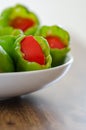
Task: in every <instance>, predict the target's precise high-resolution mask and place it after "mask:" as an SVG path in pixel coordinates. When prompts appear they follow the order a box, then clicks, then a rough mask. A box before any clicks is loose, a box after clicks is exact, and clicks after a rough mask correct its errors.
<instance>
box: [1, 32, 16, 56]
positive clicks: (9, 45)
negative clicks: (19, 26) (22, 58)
mask: <svg viewBox="0 0 86 130" xmlns="http://www.w3.org/2000/svg"><path fill="white" fill-rule="evenodd" d="M17 37H18V36H10V35H8V36H0V46H2V47H3V49H4V50H5V51H6V52H7V53H8V54H9V55H10V57H12V55H13V51H14V42H15V40H16V39H17Z"/></svg>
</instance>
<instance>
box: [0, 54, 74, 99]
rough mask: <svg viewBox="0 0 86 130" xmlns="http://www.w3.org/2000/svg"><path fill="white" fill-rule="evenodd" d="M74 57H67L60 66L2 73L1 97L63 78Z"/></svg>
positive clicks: (0, 75) (0, 82)
mask: <svg viewBox="0 0 86 130" xmlns="http://www.w3.org/2000/svg"><path fill="white" fill-rule="evenodd" d="M72 62H73V57H72V56H71V55H70V56H68V57H67V59H66V62H65V63H64V64H63V65H61V66H58V67H54V68H50V69H46V70H38V71H30V72H15V73H1V74H0V99H3V98H10V97H14V96H20V95H23V94H26V93H31V92H34V91H37V90H39V89H42V88H43V87H45V86H47V85H50V83H53V81H58V80H59V79H61V78H62V77H63V76H64V75H65V74H66V73H67V71H68V70H69V68H70V66H71V64H72Z"/></svg>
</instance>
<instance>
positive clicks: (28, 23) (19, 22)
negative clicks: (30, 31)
mask: <svg viewBox="0 0 86 130" xmlns="http://www.w3.org/2000/svg"><path fill="white" fill-rule="evenodd" d="M9 24H10V26H12V27H13V28H16V29H21V30H22V31H25V30H26V29H27V28H30V27H32V26H33V25H34V24H35V23H34V21H33V20H32V19H29V18H22V17H16V18H15V19H13V20H11V21H10V23H9Z"/></svg>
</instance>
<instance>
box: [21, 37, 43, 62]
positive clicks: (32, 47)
mask: <svg viewBox="0 0 86 130" xmlns="http://www.w3.org/2000/svg"><path fill="white" fill-rule="evenodd" d="M21 51H22V52H23V53H24V59H26V60H28V61H30V62H37V63H39V64H41V65H44V64H45V56H44V54H43V52H42V48H41V47H40V45H39V44H38V42H37V41H36V40H35V39H34V38H33V37H32V36H27V37H25V38H24V39H23V40H22V41H21Z"/></svg>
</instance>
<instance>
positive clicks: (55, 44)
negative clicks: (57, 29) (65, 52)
mask: <svg viewBox="0 0 86 130" xmlns="http://www.w3.org/2000/svg"><path fill="white" fill-rule="evenodd" d="M46 39H47V41H48V43H49V45H50V48H58V49H62V48H64V47H65V45H64V44H63V42H62V41H61V40H60V38H58V37H56V36H47V37H46Z"/></svg>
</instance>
